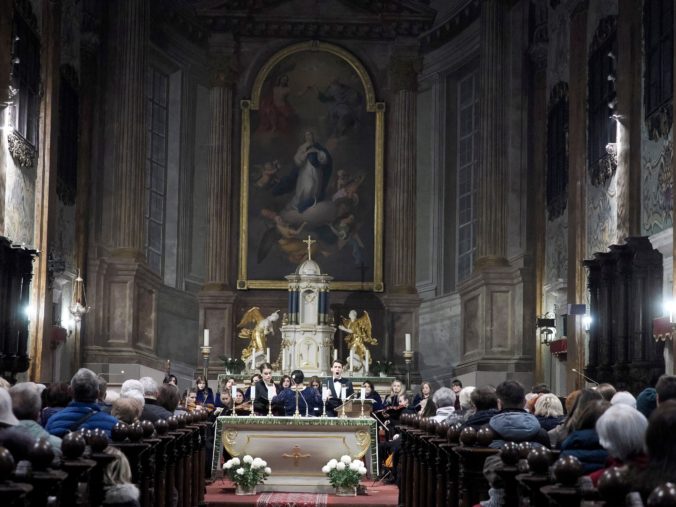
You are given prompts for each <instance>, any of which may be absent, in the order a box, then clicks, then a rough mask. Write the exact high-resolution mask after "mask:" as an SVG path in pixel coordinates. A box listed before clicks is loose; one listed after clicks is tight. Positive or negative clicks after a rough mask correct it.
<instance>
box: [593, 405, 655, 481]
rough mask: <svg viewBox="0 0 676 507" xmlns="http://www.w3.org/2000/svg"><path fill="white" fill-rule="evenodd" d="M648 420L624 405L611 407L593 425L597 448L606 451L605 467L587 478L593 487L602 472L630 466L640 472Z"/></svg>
mask: <svg viewBox="0 0 676 507" xmlns="http://www.w3.org/2000/svg"><path fill="white" fill-rule="evenodd" d="M647 428H648V420H647V419H646V417H645V416H644V415H643V414H642V413H641V412H639V411H638V410H635V409H633V408H631V407H630V406H628V405H623V404H618V405H613V406H611V407H610V408H609V409H608V410H606V411H605V413H604V414H603V415H602V416H601V417H599V420H598V421H596V433H597V434H598V436H599V442H600V444H601V446H602V447H603V448H604V449H605V450H606V451H608V456H609V459H608V461H606V463H605V466H604V467H603V468H601V469H599V470H597V471H595V472H592V473H591V474H589V477H590V478H591V480H592V482H593V483H594V485H596V484H597V482H598V480H599V478H600V477H601V475H602V474H603V472H604V471H605V470H606V469H608V468H610V467H614V466H622V465H632V466H635V467H638V468H643V467H645V466H646V465H647V464H648V456H647V455H646V453H645V447H644V441H645V432H646V429H647Z"/></svg>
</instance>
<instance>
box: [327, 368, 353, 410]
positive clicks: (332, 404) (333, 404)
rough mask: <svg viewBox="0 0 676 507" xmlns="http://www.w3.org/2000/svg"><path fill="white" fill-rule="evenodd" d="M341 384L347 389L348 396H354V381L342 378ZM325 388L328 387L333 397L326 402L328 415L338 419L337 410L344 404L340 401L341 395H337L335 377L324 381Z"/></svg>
mask: <svg viewBox="0 0 676 507" xmlns="http://www.w3.org/2000/svg"><path fill="white" fill-rule="evenodd" d="M340 383H341V384H342V385H343V386H345V387H347V396H348V397H349V396H352V395H353V394H354V387H353V386H352V381H351V380H349V379H346V378H343V377H341V379H340ZM322 385H323V386H324V387H327V388H328V389H329V391H331V396H330V397H329V399H328V400H327V401H326V415H328V416H329V417H336V415H337V414H336V409H337V408H338V407H340V406H341V405H342V404H343V402H342V401H341V399H340V393H336V386H334V385H333V377H329V378H327V379H324V382H323V383H322Z"/></svg>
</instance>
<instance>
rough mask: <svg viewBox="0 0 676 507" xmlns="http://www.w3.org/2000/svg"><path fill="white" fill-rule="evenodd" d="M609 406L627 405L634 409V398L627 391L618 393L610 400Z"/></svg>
mask: <svg viewBox="0 0 676 507" xmlns="http://www.w3.org/2000/svg"><path fill="white" fill-rule="evenodd" d="M610 404H611V405H618V404H623V405H629V406H630V407H631V408H636V398H634V395H633V394H631V393H630V392H629V391H618V392H616V393H615V395H614V396H613V397H612V398H611V400H610Z"/></svg>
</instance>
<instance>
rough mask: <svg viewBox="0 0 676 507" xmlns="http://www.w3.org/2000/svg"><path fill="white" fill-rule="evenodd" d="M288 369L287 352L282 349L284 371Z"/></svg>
mask: <svg viewBox="0 0 676 507" xmlns="http://www.w3.org/2000/svg"><path fill="white" fill-rule="evenodd" d="M285 370H286V352H285V351H284V350H282V371H285Z"/></svg>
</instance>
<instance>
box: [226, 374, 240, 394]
mask: <svg viewBox="0 0 676 507" xmlns="http://www.w3.org/2000/svg"><path fill="white" fill-rule="evenodd" d="M236 383H237V381H236V380H235V378H234V377H228V380H226V381H225V384H224V386H223V389H224V390H225V391H230V392H232V386H234V385H235V384H236Z"/></svg>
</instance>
